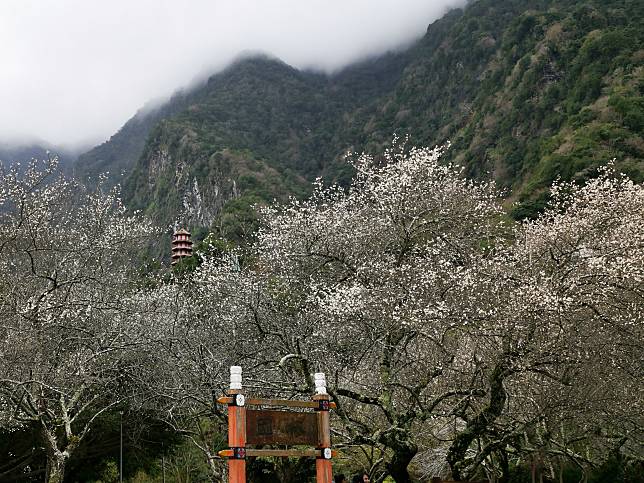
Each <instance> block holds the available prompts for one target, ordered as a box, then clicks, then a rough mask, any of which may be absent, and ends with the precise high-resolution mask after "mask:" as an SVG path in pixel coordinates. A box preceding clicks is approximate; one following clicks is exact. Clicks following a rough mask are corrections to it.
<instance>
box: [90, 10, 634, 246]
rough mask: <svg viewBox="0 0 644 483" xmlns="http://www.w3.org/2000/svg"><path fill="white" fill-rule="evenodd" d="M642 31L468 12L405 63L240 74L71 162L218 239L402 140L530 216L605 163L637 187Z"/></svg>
mask: <svg viewBox="0 0 644 483" xmlns="http://www.w3.org/2000/svg"><path fill="white" fill-rule="evenodd" d="M643 18H644V5H643V4H642V2H640V1H637V0H609V1H603V0H602V1H600V0H588V1H584V2H579V1H571V0H560V1H553V0H537V1H527V0H508V1H498V0H479V1H476V2H473V3H471V4H470V5H469V6H468V7H467V8H465V9H464V10H455V11H452V12H450V13H448V14H447V15H446V16H445V17H444V18H442V19H440V20H438V21H436V22H434V23H433V24H432V25H430V26H429V28H428V30H427V33H426V35H425V36H424V37H423V38H422V39H421V40H420V41H418V42H417V43H416V44H415V45H414V46H412V47H411V48H410V49H408V50H407V51H405V52H402V53H392V54H388V55H385V56H383V57H380V58H377V59H372V60H369V61H365V62H362V63H359V64H356V65H353V66H350V67H348V68H346V69H345V70H343V71H342V72H340V73H337V74H334V75H323V74H317V73H311V72H302V71H298V70H296V69H294V68H292V67H290V66H288V65H286V64H284V63H282V62H280V61H279V60H276V59H271V58H268V57H261V58H248V59H244V60H240V61H238V62H237V63H235V64H233V65H232V66H230V67H229V68H228V69H226V70H225V71H224V72H221V73H219V74H216V75H214V76H212V77H211V78H210V79H209V80H208V81H207V82H206V83H205V84H204V85H202V86H200V87H199V88H197V89H195V90H194V91H193V92H191V93H188V94H182V95H179V96H176V97H175V98H174V99H173V100H172V101H171V102H170V103H169V104H168V105H166V106H165V107H164V108H162V109H161V110H157V111H155V112H154V113H153V114H150V115H148V116H147V117H145V116H140V117H139V118H138V119H136V122H135V119H133V120H131V121H129V122H128V124H126V125H125V126H124V127H123V129H122V130H121V131H120V132H119V133H118V134H117V135H115V136H114V137H113V138H112V140H111V141H110V142H108V143H106V144H104V145H102V146H100V147H98V148H95V150H93V151H92V152H90V153H88V154H86V155H85V156H83V157H81V159H80V161H79V162H80V163H83V162H87V163H88V164H87V169H86V172H91V171H92V170H106V169H110V170H112V169H111V168H112V167H113V166H116V167H118V168H126V169H128V171H129V177H128V178H127V179H126V183H125V185H126V196H127V198H128V199H129V202H130V204H131V205H133V206H134V207H136V208H141V209H144V210H145V211H146V212H147V213H148V214H149V215H151V216H152V217H153V218H154V219H155V220H156V221H158V222H161V223H164V224H167V223H172V222H177V221H178V222H181V223H185V224H189V225H192V226H193V227H203V228H204V229H205V230H208V229H214V230H219V229H221V227H222V226H224V225H225V226H228V228H229V229H226V230H224V233H222V234H223V235H227V234H229V232H231V230H232V232H234V233H237V234H238V232H239V231H240V228H239V227H238V226H237V225H238V223H241V224H243V223H245V222H244V220H246V221H247V220H248V217H249V216H251V215H250V209H249V206H250V205H251V204H253V203H256V202H270V201H271V200H272V199H273V198H278V199H283V198H285V197H286V196H288V195H290V194H295V195H302V194H304V193H306V188H305V186H306V183H305V180H311V179H313V178H315V177H317V176H324V177H325V178H327V179H335V180H339V181H341V182H346V181H347V180H348V179H349V177H350V176H351V174H352V173H351V171H350V169H349V167H348V165H347V164H346V163H344V161H343V159H344V155H345V153H346V152H347V150H358V151H362V150H366V151H368V152H372V153H375V154H378V153H380V152H382V150H383V148H385V147H386V146H388V145H389V144H390V142H391V139H392V135H393V134H398V135H401V136H406V135H409V136H411V139H412V143H413V144H415V145H430V146H431V145H434V144H441V143H444V142H446V141H447V140H450V141H451V142H452V148H451V150H450V152H449V153H448V156H447V157H448V159H450V160H452V161H456V162H457V163H459V164H462V165H464V166H465V167H466V172H467V174H468V175H471V176H475V177H478V178H486V177H493V178H494V179H496V180H497V181H498V182H499V183H500V184H501V185H502V186H503V187H506V188H508V189H509V190H508V193H511V195H510V201H512V202H514V201H518V202H519V204H518V205H515V206H514V207H513V208H512V213H513V215H514V216H515V217H516V218H523V217H532V216H534V215H535V214H536V213H537V212H539V211H540V210H541V209H542V208H543V205H544V204H545V202H546V201H547V199H548V196H549V195H548V187H549V186H550V184H551V183H552V182H553V180H555V179H556V178H557V177H561V178H563V179H577V180H582V181H583V180H585V179H588V178H591V177H594V176H596V168H597V167H598V166H600V165H602V164H605V163H606V161H608V160H609V159H612V158H616V163H617V167H618V169H620V170H622V171H625V172H626V173H627V174H629V176H631V177H632V178H633V179H634V180H636V181H641V180H642V179H643V174H642V173H644V168H643V162H642V160H643V158H644V143H643V142H642V137H641V134H642V127H643V125H644V109H643V108H644V100H643V97H642V92H643V90H644V76H643V67H642V65H643V62H642V61H643V60H644V48H643V42H642V36H643V35H644V28H643V25H642V23H643V20H642V19H643ZM102 153H104V155H103V154H102ZM135 159H136V161H135ZM233 200H234V201H233ZM235 236H237V235H235Z"/></svg>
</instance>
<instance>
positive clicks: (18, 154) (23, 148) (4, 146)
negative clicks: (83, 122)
mask: <svg viewBox="0 0 644 483" xmlns="http://www.w3.org/2000/svg"><path fill="white" fill-rule="evenodd" d="M54 156H58V162H59V163H60V167H61V168H62V170H63V172H69V171H71V169H72V166H73V164H74V162H75V161H76V158H77V157H78V153H77V152H76V151H75V150H72V149H67V148H63V147H58V146H51V145H49V144H47V143H45V142H38V141H34V142H29V143H2V142H0V163H2V164H3V165H4V166H11V165H12V164H14V163H21V164H23V165H24V164H26V163H28V162H29V161H31V160H32V159H47V158H48V157H54Z"/></svg>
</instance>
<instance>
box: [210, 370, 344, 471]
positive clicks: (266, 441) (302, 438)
mask: <svg viewBox="0 0 644 483" xmlns="http://www.w3.org/2000/svg"><path fill="white" fill-rule="evenodd" d="M241 374H242V369H241V367H239V366H232V367H231V368H230V390H229V391H228V392H227V395H226V396H224V397H220V398H219V399H217V402H218V403H220V404H226V405H227V406H228V446H229V449H227V450H223V451H220V452H219V456H221V457H226V458H228V482H229V483H246V457H247V456H277V457H289V456H297V457H302V456H303V457H311V458H315V469H316V482H317V483H333V475H332V464H331V459H332V458H333V457H334V456H335V455H336V452H335V451H333V450H331V429H330V423H329V410H331V409H335V403H333V402H331V401H330V398H329V395H328V394H327V393H326V380H325V376H324V373H317V374H315V392H316V394H315V395H314V396H313V398H312V401H291V400H288V399H253V398H246V396H245V394H244V393H243V392H242V384H241V383H242V375H241ZM247 406H259V407H280V408H286V409H288V408H292V409H314V410H315V412H301V411H300V412H293V411H290V412H289V411H288V410H281V411H278V410H268V409H247ZM271 444H284V445H302V446H314V447H315V448H314V449H304V450H292V449H284V450H281V449H280V450H277V449H254V448H247V447H246V446H247V445H271Z"/></svg>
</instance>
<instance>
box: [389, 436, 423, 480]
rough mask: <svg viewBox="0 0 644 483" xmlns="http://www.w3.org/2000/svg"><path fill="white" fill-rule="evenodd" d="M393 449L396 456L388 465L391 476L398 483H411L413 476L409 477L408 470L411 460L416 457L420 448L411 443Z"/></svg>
mask: <svg viewBox="0 0 644 483" xmlns="http://www.w3.org/2000/svg"><path fill="white" fill-rule="evenodd" d="M390 447H391V446H390ZM391 448H392V449H393V450H394V455H393V457H392V458H391V462H390V463H389V464H388V465H387V467H388V470H389V474H390V475H391V477H392V478H393V479H394V481H395V482H396V483H411V481H412V480H411V476H409V471H408V470H407V468H408V467H409V463H411V460H412V459H413V458H414V456H416V453H417V452H418V447H417V446H416V445H414V444H411V443H409V444H403V445H397V446H395V447H391Z"/></svg>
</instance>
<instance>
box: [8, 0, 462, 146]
mask: <svg viewBox="0 0 644 483" xmlns="http://www.w3.org/2000/svg"><path fill="white" fill-rule="evenodd" d="M465 3H466V2H465V0H399V1H396V2H393V1H385V0H377V1H376V0H351V1H346V0H326V1H321V0H314V1H307V2H301V1H296V0H281V1H278V0H270V1H259V0H254V1H253V0H239V1H235V2H224V1H221V0H214V1H213V0H189V1H182V2H179V1H163V0H140V1H137V2H130V1H127V0H114V1H111V2H101V1H98V0H92V1H87V0H60V1H57V2H41V1H37V0H4V1H3V2H1V3H0V59H2V66H3V69H2V70H3V73H2V76H0V106H2V109H1V110H0V140H1V141H4V142H14V143H15V142H20V143H25V142H26V141H29V140H31V139H36V138H38V139H43V140H45V141H46V142H48V143H52V144H57V145H66V146H71V147H74V146H76V147H77V146H79V145H81V144H84V145H87V144H88V143H96V142H101V141H103V140H105V139H106V138H107V137H109V136H110V135H111V134H113V133H114V132H115V131H116V130H117V129H118V128H119V127H120V126H121V125H122V124H123V123H124V122H125V121H126V120H127V119H128V118H129V117H130V116H131V115H132V114H134V112H135V111H136V110H137V109H138V108H140V107H141V106H142V105H143V104H145V103H146V102H147V101H149V100H150V99H154V98H159V97H163V96H168V95H170V94H171V93H172V92H173V91H174V90H176V89H177V88H179V87H181V86H186V85H189V84H190V83H191V82H194V80H195V79H198V78H202V77H204V76H205V75H207V74H209V73H212V72H215V71H217V70H218V69H221V68H222V67H224V66H225V65H226V64H228V63H229V62H230V61H231V60H232V59H233V58H235V57H236V56H237V55H239V54H240V53H241V52H244V51H247V50H252V51H263V52H267V53H270V54H272V55H274V56H276V57H279V58H280V59H282V60H284V61H285V62H287V63H289V64H291V65H293V66H295V67H298V68H308V69H318V70H324V71H327V72H330V71H334V70H337V69H339V68H341V67H343V66H345V65H347V64H348V63H350V62H352V61H356V60H359V59H361V58H364V57H366V56H369V55H374V54H377V53H380V52H384V51H386V50H390V49H396V48H400V47H402V46H404V45H406V44H408V43H409V42H411V41H413V40H414V39H416V38H418V37H420V36H421V35H422V34H423V33H424V32H425V30H426V28H427V25H428V24H429V23H431V22H432V21H433V20H435V19H437V18H439V17H441V16H442V15H443V14H444V13H445V12H446V10H448V9H449V8H452V7H460V6H462V5H464V4H465Z"/></svg>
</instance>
